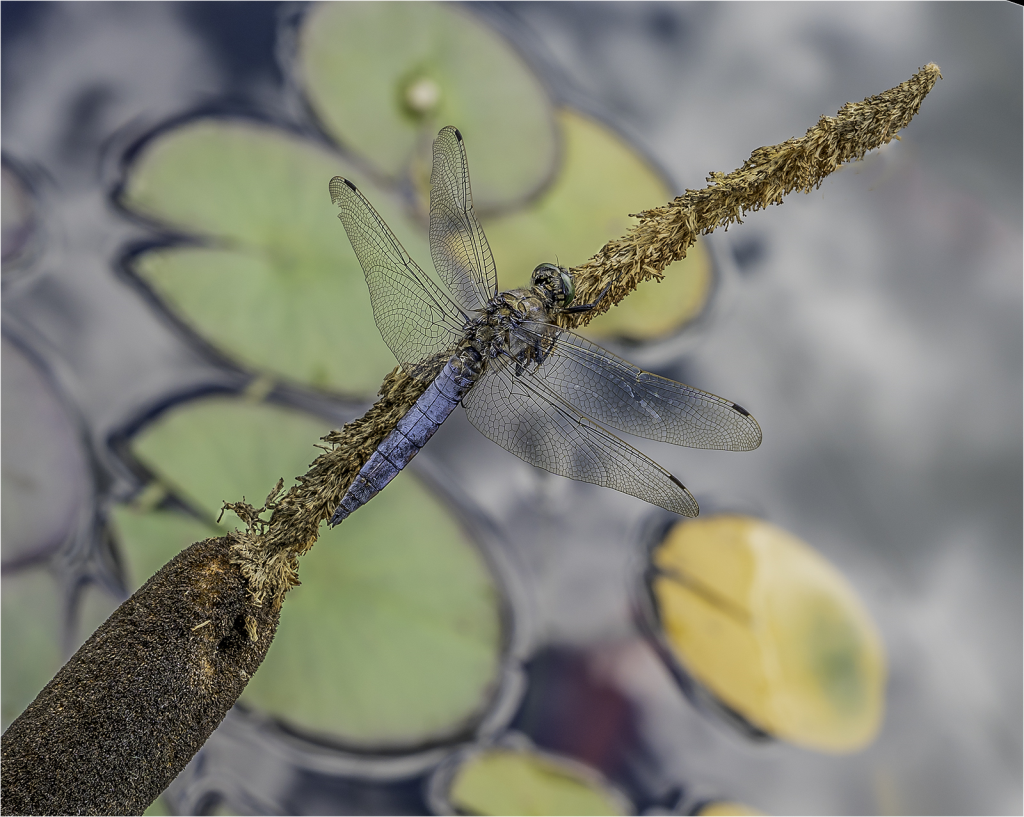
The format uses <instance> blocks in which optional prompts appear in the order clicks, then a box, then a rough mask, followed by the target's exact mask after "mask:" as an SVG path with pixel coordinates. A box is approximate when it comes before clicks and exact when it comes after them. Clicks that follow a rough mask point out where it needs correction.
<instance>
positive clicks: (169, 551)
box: [110, 505, 223, 592]
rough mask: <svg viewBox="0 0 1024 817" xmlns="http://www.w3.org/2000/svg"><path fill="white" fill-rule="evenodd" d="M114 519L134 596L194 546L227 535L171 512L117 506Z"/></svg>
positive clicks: (112, 511)
mask: <svg viewBox="0 0 1024 817" xmlns="http://www.w3.org/2000/svg"><path fill="white" fill-rule="evenodd" d="M110 515H111V520H112V522H113V525H114V530H115V532H116V539H117V542H118V544H119V545H120V553H121V558H122V561H123V562H124V569H125V575H126V577H127V584H128V587H129V589H130V590H131V591H132V592H135V591H136V590H138V589H139V588H140V587H142V585H144V584H145V583H146V582H147V581H149V578H150V576H152V575H153V574H154V573H156V572H157V571H158V570H159V569H160V568H161V567H163V566H164V565H165V564H167V563H168V562H169V561H171V559H173V558H174V557H175V556H177V555H178V554H179V553H181V551H183V550H184V549H185V548H187V547H188V546H189V545H191V544H192V543H193V542H201V541H202V540H203V539H208V538H209V537H211V536H220V535H222V533H223V531H221V530H218V529H216V528H214V527H213V526H212V525H208V524H204V523H202V522H199V521H198V520H196V519H194V518H192V517H190V516H187V515H186V514H183V513H175V512H171V511H155V510H140V509H137V508H133V507H131V506H129V505H117V506H115V507H114V508H113V509H112V510H111V514H110Z"/></svg>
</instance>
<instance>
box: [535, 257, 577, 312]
mask: <svg viewBox="0 0 1024 817" xmlns="http://www.w3.org/2000/svg"><path fill="white" fill-rule="evenodd" d="M530 286H533V287H539V288H540V289H541V290H543V292H544V293H545V294H546V295H547V296H548V298H549V299H550V300H551V302H552V303H554V304H555V305H556V306H559V307H561V308H563V309H564V308H565V307H567V306H569V304H571V303H572V299H573V298H575V297H576V284H575V282H574V281H573V278H572V273H571V272H569V270H567V269H566V268H565V267H556V266H555V265H554V264H539V265H538V266H537V268H536V269H535V270H534V271H533V276H532V277H531V278H530Z"/></svg>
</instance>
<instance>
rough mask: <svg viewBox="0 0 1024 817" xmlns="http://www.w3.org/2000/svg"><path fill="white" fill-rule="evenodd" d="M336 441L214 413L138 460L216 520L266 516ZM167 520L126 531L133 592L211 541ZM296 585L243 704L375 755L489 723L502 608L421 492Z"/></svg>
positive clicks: (283, 414) (401, 494)
mask: <svg viewBox="0 0 1024 817" xmlns="http://www.w3.org/2000/svg"><path fill="white" fill-rule="evenodd" d="M327 430H328V427H327V425H326V424H325V423H324V422H322V421H319V420H316V419H314V418H312V417H308V416H306V415H303V414H299V413H298V412H294V411H289V410H285V409H281V408H276V407H273V406H268V405H265V404H253V403H247V402H245V401H242V400H237V399H232V398H224V397H217V398H209V399H204V400H200V401H194V402H192V403H189V404H186V405H184V406H182V407H181V408H179V409H177V410H175V411H172V412H170V413H168V414H167V415H166V416H164V417H162V418H160V419H158V420H157V421H156V422H155V423H153V424H152V425H150V426H148V427H146V428H145V429H143V431H142V433H141V434H140V435H139V436H138V437H137V438H136V440H135V441H134V444H133V450H134V452H135V454H136V456H137V457H139V459H140V460H141V461H142V462H144V463H145V464H146V466H147V467H148V468H150V469H151V470H152V471H153V472H154V473H156V474H157V475H158V477H159V479H160V480H161V482H163V483H165V484H167V485H169V486H172V488H173V489H174V490H175V491H176V492H179V493H180V494H181V495H183V496H185V497H187V498H189V500H191V502H192V503H193V504H195V505H196V506H197V507H199V508H201V509H202V510H203V511H205V512H206V513H207V514H209V515H210V516H211V518H212V517H213V516H215V515H216V513H217V512H218V509H219V507H220V504H221V502H222V501H224V500H228V501H234V500H237V499H241V498H242V497H243V496H244V497H246V499H248V500H250V501H254V502H256V503H257V504H259V503H260V502H262V499H263V497H264V496H265V495H266V494H267V492H268V491H269V490H270V488H272V487H273V486H274V484H275V482H276V481H277V479H278V477H285V478H286V479H288V478H290V477H291V476H292V475H294V474H300V473H303V472H305V470H306V467H307V464H308V462H310V461H311V460H312V459H313V457H314V455H315V453H316V451H315V450H314V449H313V443H315V442H316V441H317V438H318V437H319V436H321V435H323V434H324V433H326V431H327ZM169 516H170V515H169V514H167V513H164V512H159V511H151V512H141V513H140V512H137V511H132V510H130V509H123V510H121V511H120V512H119V514H118V515H117V518H116V521H117V524H118V527H119V530H120V538H121V542H122V545H123V547H124V548H125V550H126V552H127V554H128V559H127V561H128V564H129V565H135V566H136V569H135V570H133V571H132V572H133V577H134V580H135V581H137V582H139V583H141V582H142V581H144V580H145V579H146V578H148V576H146V575H143V574H145V573H146V571H151V570H154V569H155V568H154V565H157V566H159V564H162V563H163V561H166V560H167V559H169V558H171V556H173V555H174V553H176V552H177V551H178V550H180V549H181V547H183V546H187V545H188V544H190V542H189V541H188V539H189V537H190V536H191V537H194V538H193V541H194V540H195V539H199V538H204V537H205V536H208V535H211V534H210V533H208V532H206V531H205V530H203V529H200V528H196V527H195V526H194V525H192V527H191V528H190V527H189V525H188V524H184V523H182V522H180V521H176V522H171V521H170V520H169V519H168V517H169ZM225 522H227V520H225ZM160 526H166V527H165V529H164V530H163V531H162V532H161V531H160V530H159V527H160ZM153 549H159V550H160V551H161V552H160V554H159V555H156V554H155V553H153V552H151V551H152V550H153ZM161 560H162V561H161ZM300 577H301V579H302V584H301V586H299V587H298V588H296V589H294V590H292V591H291V592H290V593H289V594H288V596H287V598H286V600H285V604H284V607H283V609H282V613H281V623H280V627H279V629H278V632H277V636H276V638H275V640H274V643H273V645H272V647H271V649H270V652H269V653H268V655H267V658H266V660H265V661H264V663H263V665H262V667H261V668H260V671H259V672H258V673H257V674H256V675H255V676H254V677H253V680H252V681H250V683H249V686H248V687H247V689H246V691H245V693H244V695H243V696H242V701H243V702H245V703H248V704H249V705H250V706H253V707H255V708H258V709H260V710H262V711H263V712H266V713H268V714H271V715H274V716H276V717H278V718H279V719H280V720H282V721H283V722H285V723H287V724H288V725H289V726H291V727H292V728H294V729H297V730H299V731H301V732H304V733H306V734H308V735H311V736H312V737H315V738H318V739H322V740H325V741H328V742H332V743H338V744H343V745H345V746H347V747H350V748H353V749H357V750H367V751H370V750H373V751H379V750H395V751H397V750H402V749H411V748H415V747H418V746H422V745H424V744H426V743H430V742H435V741H441V740H444V739H446V738H449V737H452V736H454V735H457V734H459V733H460V732H462V731H464V730H465V729H466V728H468V727H469V726H471V725H472V724H473V723H474V722H475V720H476V719H479V718H480V717H481V716H482V715H483V714H484V712H485V711H486V709H487V707H488V706H489V705H490V702H491V700H492V698H493V695H494V693H495V692H496V689H497V685H498V680H499V676H500V669H501V662H502V654H503V645H504V643H505V633H504V627H503V622H502V618H501V607H502V600H501V593H500V590H499V588H498V587H497V585H496V582H495V580H494V578H493V576H492V575H491V573H490V570H489V567H488V565H487V563H486V561H485V559H484V558H483V556H482V554H481V553H480V551H479V550H478V549H477V547H476V546H475V545H474V543H473V542H472V541H471V540H469V539H468V538H467V536H466V534H465V533H464V532H463V530H462V528H461V526H460V525H459V523H458V520H457V519H456V518H455V517H454V516H453V514H452V513H451V512H449V511H448V509H447V508H446V507H445V506H444V505H442V504H441V503H440V502H439V501H438V500H437V499H436V498H435V497H434V496H433V495H432V494H431V493H430V492H428V491H427V490H426V489H425V488H424V487H423V486H422V485H421V484H420V483H419V482H418V481H417V479H416V478H415V477H414V476H412V475H411V474H408V473H403V474H400V475H399V476H398V478H396V479H395V480H394V481H393V482H392V483H391V484H390V485H389V486H388V487H387V489H386V490H385V491H383V492H382V493H381V495H380V496H378V497H376V498H375V499H374V500H373V501H372V502H370V503H369V504H368V505H366V507H364V508H362V509H360V511H359V512H358V513H356V514H353V515H352V516H351V517H350V518H349V519H348V520H346V521H345V523H344V524H343V525H340V526H339V527H337V528H335V529H333V530H329V529H327V528H326V527H325V528H324V530H323V531H322V534H321V538H320V541H319V543H318V544H317V546H316V547H315V548H314V549H313V550H312V551H311V552H310V553H308V554H307V555H306V556H305V557H303V560H302V565H301V567H300Z"/></svg>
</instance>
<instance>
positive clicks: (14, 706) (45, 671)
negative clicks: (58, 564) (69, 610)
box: [0, 570, 64, 729]
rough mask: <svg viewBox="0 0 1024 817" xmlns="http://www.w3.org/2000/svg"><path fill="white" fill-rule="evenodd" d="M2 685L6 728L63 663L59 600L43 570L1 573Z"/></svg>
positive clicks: (0, 681)
mask: <svg viewBox="0 0 1024 817" xmlns="http://www.w3.org/2000/svg"><path fill="white" fill-rule="evenodd" d="M0 602H2V608H3V611H2V614H0V652H2V661H0V676H2V677H0V687H2V689H3V698H2V700H3V705H2V728H3V729H6V728H7V726H8V724H10V723H11V722H12V721H13V720H14V719H15V718H17V717H18V716H19V715H20V714H21V713H22V712H23V711H24V710H25V707H27V706H28V705H29V704H30V703H32V701H33V700H34V699H35V697H36V695H38V694H39V692H40V690H42V688H43V687H44V686H46V685H47V684H48V683H49V682H50V679H51V678H52V677H53V676H54V675H55V674H56V672H57V670H59V669H60V668H61V665H62V664H63V663H64V662H63V660H62V657H61V651H60V644H61V641H62V628H61V618H62V611H63V602H62V599H61V597H60V594H59V593H58V590H57V585H56V582H54V580H53V577H52V576H51V575H50V574H49V573H48V572H46V571H45V570H23V571H19V572H17V573H14V574H13V575H4V577H3V592H2V594H0Z"/></svg>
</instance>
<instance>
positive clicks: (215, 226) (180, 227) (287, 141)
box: [121, 119, 430, 394]
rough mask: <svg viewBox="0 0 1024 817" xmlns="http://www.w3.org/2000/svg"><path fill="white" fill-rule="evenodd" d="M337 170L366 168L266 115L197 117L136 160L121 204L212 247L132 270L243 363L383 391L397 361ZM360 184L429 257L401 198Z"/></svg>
mask: <svg viewBox="0 0 1024 817" xmlns="http://www.w3.org/2000/svg"><path fill="white" fill-rule="evenodd" d="M339 173H340V174H343V175H355V174H354V173H353V171H352V168H351V166H350V165H348V164H347V163H346V162H344V161H343V160H342V159H341V158H339V157H338V156H337V155H335V154H333V153H331V152H329V151H327V150H325V149H323V148H321V147H318V146H317V145H315V144H314V143H312V142H310V141H309V140H306V139H302V138H299V137H297V136H295V135H294V134H291V133H289V132H287V131H284V130H282V129H280V128H276V127H271V126H268V125H263V124H259V123H256V122H251V121H241V120H226V119H203V120H194V121H192V122H189V123H186V124H184V125H182V126H179V127H176V128H174V129H172V130H169V131H166V132H164V133H161V134H159V135H157V136H156V137H154V138H153V139H152V140H151V141H150V142H149V143H148V144H147V145H146V146H145V147H144V148H143V149H142V151H141V152H140V154H139V156H138V157H137V158H136V160H135V161H134V163H133V164H132V166H131V168H130V169H129V173H128V175H127V178H126V181H125V185H124V188H123V191H122V194H121V200H122V202H123V204H124V205H125V206H126V207H127V208H129V209H131V210H133V211H135V212H136V213H138V214H140V215H143V216H145V217H147V218H149V219H152V220H155V221H158V222H160V223H162V224H164V225H166V226H167V227H169V228H170V229H173V230H175V231H177V232H181V233H186V234H193V235H196V236H199V237H201V238H203V239H204V243H203V246H172V247H165V248H162V249H157V250H151V251H148V252H145V253H142V254H141V255H139V256H136V257H135V258H134V259H133V261H132V268H133V270H134V271H135V272H136V274H138V275H139V277H141V278H142V279H143V280H144V281H146V282H147V283H148V284H149V285H150V286H151V287H152V289H153V290H154V291H155V292H156V294H157V295H158V296H159V297H160V298H161V300H162V301H163V302H164V303H165V304H166V305H167V307H168V308H169V309H170V311H171V312H172V313H174V314H175V315H176V316H177V317H178V318H179V319H180V320H181V321H182V322H183V323H185V324H186V325H188V326H189V327H191V328H192V329H193V330H194V331H195V332H196V333H197V334H198V335H200V336H201V337H203V338H204V339H206V340H207V341H208V342H210V343H211V344H212V345H213V346H215V347H216V348H218V349H219V350H221V351H222V352H223V353H224V354H226V355H227V356H228V357H230V358H233V359H235V360H237V361H239V362H240V363H241V364H242V365H244V366H247V367H250V368H253V369H257V370H262V371H264V372H267V373H269V374H271V375H272V376H275V377H278V378H284V379H288V380H293V381H299V382H301V383H305V384H308V385H312V386H314V387H317V388H323V389H333V390H338V391H343V392H347V393H350V394H372V393H373V392H374V391H375V390H376V388H377V387H378V386H379V385H380V382H381V380H382V379H383V377H384V375H386V374H387V372H388V371H390V369H391V368H393V367H394V364H395V359H394V356H393V355H392V354H391V352H390V350H389V349H388V348H387V346H386V345H385V344H384V341H383V340H382V339H381V337H380V332H379V331H378V330H377V327H376V325H375V324H374V322H373V313H372V311H371V309H370V298H369V294H368V293H367V290H366V282H365V279H364V277H363V271H362V269H361V268H360V266H359V263H358V261H357V260H356V257H355V255H354V253H353V252H352V248H351V246H350V244H349V241H348V237H347V236H346V234H345V230H344V228H343V227H342V226H341V224H340V223H339V221H338V219H337V208H336V207H334V205H332V204H331V200H330V196H329V194H328V192H327V182H328V181H329V180H330V178H331V177H332V176H334V175H336V174H339ZM360 187H361V188H362V189H363V190H364V192H365V193H366V195H367V196H368V197H369V198H370V199H371V200H372V201H373V204H374V206H375V207H376V208H377V209H378V210H379V211H380V213H381V215H382V216H383V217H384V218H385V220H386V221H387V222H388V224H389V225H390V226H391V228H392V229H393V230H394V231H395V233H396V234H397V235H398V236H399V238H400V240H401V241H402V242H403V243H404V244H405V247H406V249H408V250H409V252H410V253H412V254H413V255H414V256H415V257H417V258H420V259H424V258H425V259H427V260H428V261H429V258H430V255H429V252H428V250H427V244H426V240H425V234H424V232H423V230H422V229H421V228H419V227H417V226H415V225H414V224H413V223H412V222H410V221H409V219H408V218H407V217H406V215H405V211H404V210H403V209H402V207H401V206H400V205H399V204H398V203H397V202H395V201H392V199H391V197H390V196H388V195H386V194H385V193H383V192H382V191H381V190H380V189H378V188H376V187H374V186H373V185H372V184H370V183H368V182H367V181H366V180H363V179H361V178H360Z"/></svg>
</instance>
